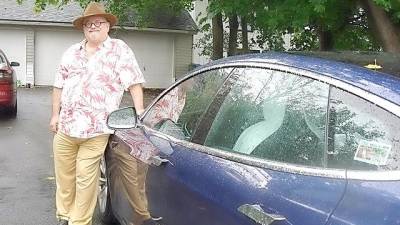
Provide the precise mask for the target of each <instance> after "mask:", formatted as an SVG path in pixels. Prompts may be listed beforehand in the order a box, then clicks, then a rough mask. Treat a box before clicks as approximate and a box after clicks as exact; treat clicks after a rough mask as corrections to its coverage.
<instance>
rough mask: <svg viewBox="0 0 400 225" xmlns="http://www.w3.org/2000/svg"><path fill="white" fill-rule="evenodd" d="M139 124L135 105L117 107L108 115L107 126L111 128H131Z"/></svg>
mask: <svg viewBox="0 0 400 225" xmlns="http://www.w3.org/2000/svg"><path fill="white" fill-rule="evenodd" d="M136 125H137V115H136V110H135V108H133V107H126V108H122V109H117V110H115V111H113V112H111V113H110V115H108V118H107V126H108V127H109V128H110V129H129V128H134V127H136Z"/></svg>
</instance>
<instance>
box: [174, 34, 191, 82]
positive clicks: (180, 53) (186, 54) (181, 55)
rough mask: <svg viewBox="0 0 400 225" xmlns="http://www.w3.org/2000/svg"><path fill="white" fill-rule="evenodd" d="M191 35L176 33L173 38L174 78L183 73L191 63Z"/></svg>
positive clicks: (179, 76)
mask: <svg viewBox="0 0 400 225" xmlns="http://www.w3.org/2000/svg"><path fill="white" fill-rule="evenodd" d="M192 46H193V36H192V35H176V36H175V40H174V53H175V54H174V61H175V67H174V71H175V79H176V80H177V79H179V78H181V77H182V76H183V75H185V74H186V73H187V72H188V71H189V68H190V66H191V64H192Z"/></svg>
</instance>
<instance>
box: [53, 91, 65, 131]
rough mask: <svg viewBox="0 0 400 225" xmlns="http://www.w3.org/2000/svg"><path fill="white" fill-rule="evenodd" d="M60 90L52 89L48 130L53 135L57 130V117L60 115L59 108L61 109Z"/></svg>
mask: <svg viewBox="0 0 400 225" xmlns="http://www.w3.org/2000/svg"><path fill="white" fill-rule="evenodd" d="M61 92H62V89H61V88H56V87H55V88H53V98H52V105H53V107H52V113H51V120H50V130H51V131H53V132H54V133H56V132H57V130H58V127H57V125H58V117H59V115H60V107H61Z"/></svg>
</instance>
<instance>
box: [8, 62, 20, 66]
mask: <svg viewBox="0 0 400 225" xmlns="http://www.w3.org/2000/svg"><path fill="white" fill-rule="evenodd" d="M10 66H19V62H11V63H10Z"/></svg>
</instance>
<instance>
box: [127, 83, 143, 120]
mask: <svg viewBox="0 0 400 225" xmlns="http://www.w3.org/2000/svg"><path fill="white" fill-rule="evenodd" d="M129 92H130V93H131V96H132V100H133V104H134V106H135V109H136V113H137V114H138V115H140V114H142V113H143V112H144V106H143V88H142V84H134V85H131V86H130V87H129Z"/></svg>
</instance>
